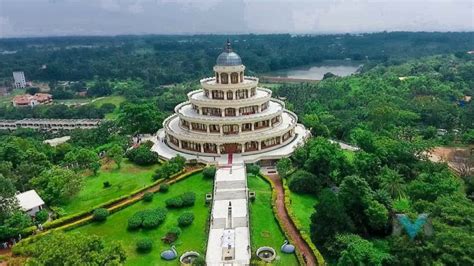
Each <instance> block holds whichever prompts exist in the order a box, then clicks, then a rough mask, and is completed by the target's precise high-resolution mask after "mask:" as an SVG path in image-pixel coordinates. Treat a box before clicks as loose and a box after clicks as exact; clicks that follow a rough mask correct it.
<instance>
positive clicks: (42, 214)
mask: <svg viewBox="0 0 474 266" xmlns="http://www.w3.org/2000/svg"><path fill="white" fill-rule="evenodd" d="M48 218H49V213H48V211H47V210H41V211H39V212H37V213H36V215H35V223H36V224H43V223H44V222H46V221H47V220H48Z"/></svg>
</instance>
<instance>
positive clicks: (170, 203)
mask: <svg viewBox="0 0 474 266" xmlns="http://www.w3.org/2000/svg"><path fill="white" fill-rule="evenodd" d="M165 204H166V207H167V208H181V207H183V200H182V199H181V197H180V196H176V197H173V198H169V199H167V200H165Z"/></svg>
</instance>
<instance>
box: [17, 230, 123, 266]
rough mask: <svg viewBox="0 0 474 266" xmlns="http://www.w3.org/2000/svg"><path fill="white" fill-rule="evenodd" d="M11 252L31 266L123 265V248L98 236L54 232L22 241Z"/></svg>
mask: <svg viewBox="0 0 474 266" xmlns="http://www.w3.org/2000/svg"><path fill="white" fill-rule="evenodd" d="M13 253H14V254H17V255H21V256H25V257H27V258H28V259H27V263H28V264H31V265H122V264H123V263H124V262H125V259H126V253H125V250H124V249H123V248H122V246H121V245H120V244H119V243H116V242H111V243H107V242H105V241H104V240H102V239H101V238H99V237H98V236H94V235H82V234H66V233H59V232H53V233H50V234H47V235H45V236H43V237H41V238H38V239H37V240H36V241H22V242H20V243H19V244H17V245H15V247H14V248H13Z"/></svg>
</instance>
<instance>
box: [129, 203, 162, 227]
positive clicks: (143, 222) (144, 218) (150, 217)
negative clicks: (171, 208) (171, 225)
mask: <svg viewBox="0 0 474 266" xmlns="http://www.w3.org/2000/svg"><path fill="white" fill-rule="evenodd" d="M167 212H168V211H167V210H166V209H165V208H161V207H158V208H156V209H153V210H144V211H139V212H136V213H135V214H134V215H133V216H132V217H130V218H129V219H128V229H130V230H137V229H139V228H143V229H153V228H156V227H158V226H159V225H160V224H161V223H163V222H164V221H165V219H166V214H167Z"/></svg>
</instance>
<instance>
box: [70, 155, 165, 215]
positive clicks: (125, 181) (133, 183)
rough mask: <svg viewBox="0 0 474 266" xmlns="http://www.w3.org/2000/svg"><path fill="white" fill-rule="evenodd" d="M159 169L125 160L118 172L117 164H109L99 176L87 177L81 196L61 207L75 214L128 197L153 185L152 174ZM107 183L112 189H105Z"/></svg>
mask: <svg viewBox="0 0 474 266" xmlns="http://www.w3.org/2000/svg"><path fill="white" fill-rule="evenodd" d="M158 167H159V166H158V165H155V166H148V167H143V166H138V165H135V164H133V163H130V162H128V161H127V160H125V161H124V162H123V163H122V168H121V169H120V170H118V169H116V167H115V164H107V165H105V166H104V167H102V169H101V171H99V174H98V175H97V176H88V177H85V182H84V184H83V187H82V189H81V191H80V192H79V194H78V195H76V196H75V197H74V198H72V199H71V201H69V202H68V203H67V204H65V205H64V206H61V207H62V208H63V209H64V210H65V211H66V212H67V214H73V213H77V212H80V211H84V210H87V209H89V208H92V207H94V206H97V205H98V204H100V203H104V202H107V201H109V200H111V199H114V198H117V197H120V196H122V195H126V194H128V193H130V192H133V191H135V190H137V189H139V188H142V187H144V186H146V185H149V184H150V183H152V182H153V180H152V174H153V173H154V171H155V169H156V168H158ZM105 181H109V182H110V184H111V187H109V188H104V186H103V184H104V182H105Z"/></svg>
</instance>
